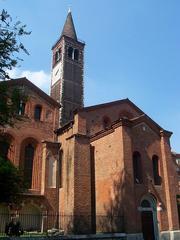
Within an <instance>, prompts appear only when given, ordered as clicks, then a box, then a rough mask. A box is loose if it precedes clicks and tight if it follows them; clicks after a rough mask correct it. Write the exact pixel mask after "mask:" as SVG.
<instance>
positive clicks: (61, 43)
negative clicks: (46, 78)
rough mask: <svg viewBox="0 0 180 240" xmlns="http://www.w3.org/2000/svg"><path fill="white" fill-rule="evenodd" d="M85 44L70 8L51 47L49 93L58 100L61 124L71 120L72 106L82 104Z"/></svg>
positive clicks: (76, 106) (78, 106) (73, 107)
mask: <svg viewBox="0 0 180 240" xmlns="http://www.w3.org/2000/svg"><path fill="white" fill-rule="evenodd" d="M84 46H85V43H84V42H82V41H80V40H78V38H77V35H76V30H75V27H74V23H73V18H72V14H71V11H69V12H68V15H67V18H66V21H65V24H64V28H63V30H62V33H61V36H60V38H59V39H58V41H57V42H56V43H55V44H54V46H53V47H52V55H53V57H52V73H51V97H52V98H54V99H55V100H56V101H58V102H59V103H60V104H61V108H60V119H59V125H60V127H62V126H63V125H65V124H66V123H68V122H69V121H70V120H72V118H73V111H74V110H75V109H77V108H81V107H83V95H84V93H83V92H84V88H83V72H84Z"/></svg>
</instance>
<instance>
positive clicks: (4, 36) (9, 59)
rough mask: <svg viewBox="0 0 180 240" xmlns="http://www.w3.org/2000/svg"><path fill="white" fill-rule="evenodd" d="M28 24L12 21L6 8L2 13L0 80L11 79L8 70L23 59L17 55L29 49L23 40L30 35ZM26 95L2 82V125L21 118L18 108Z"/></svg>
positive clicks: (0, 22) (0, 123)
mask: <svg viewBox="0 0 180 240" xmlns="http://www.w3.org/2000/svg"><path fill="white" fill-rule="evenodd" d="M29 34H30V32H28V31H26V25H23V24H21V22H20V21H17V22H15V23H13V22H12V18H11V16H10V15H9V14H8V13H7V11H5V10H4V9H3V10H2V12H1V13H0V80H6V79H9V75H8V70H12V68H13V67H16V66H17V64H18V61H22V59H21V58H19V57H18V56H17V54H18V53H20V52H21V51H23V52H24V53H25V54H28V55H29V53H28V51H27V50H26V48H25V47H24V45H23V43H22V42H21V40H20V39H21V38H22V37H23V36H25V35H29ZM25 98H26V97H25V96H24V93H22V91H20V90H19V89H13V90H11V91H9V89H8V86H7V84H6V82H5V81H2V82H0V126H4V125H6V124H8V125H12V124H13V122H14V119H17V118H18V119H19V115H18V114H17V113H18V110H19V107H20V104H21V102H22V101H25Z"/></svg>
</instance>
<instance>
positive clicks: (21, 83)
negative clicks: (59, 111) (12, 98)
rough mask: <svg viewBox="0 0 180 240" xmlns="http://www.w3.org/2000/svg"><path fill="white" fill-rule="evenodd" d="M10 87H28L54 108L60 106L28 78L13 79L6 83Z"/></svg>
mask: <svg viewBox="0 0 180 240" xmlns="http://www.w3.org/2000/svg"><path fill="white" fill-rule="evenodd" d="M6 83H7V85H8V86H27V87H28V88H30V89H31V90H32V91H33V92H35V93H37V95H39V96H40V97H42V98H43V99H45V100H46V101H47V102H48V103H50V104H51V105H53V106H56V107H59V108H60V106H61V105H60V104H59V103H58V102H57V101H55V100H54V99H53V98H52V97H50V96H49V95H47V94H46V93H45V92H43V91H42V90H41V89H40V88H38V87H37V86H36V85H34V84H33V83H32V82H30V81H29V80H28V79H27V78H26V77H22V78H16V79H11V80H7V81H6Z"/></svg>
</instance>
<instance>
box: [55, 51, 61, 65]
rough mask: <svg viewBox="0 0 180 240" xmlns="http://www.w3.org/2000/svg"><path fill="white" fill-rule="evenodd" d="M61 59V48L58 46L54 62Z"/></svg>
mask: <svg viewBox="0 0 180 240" xmlns="http://www.w3.org/2000/svg"><path fill="white" fill-rule="evenodd" d="M60 60H61V48H59V49H58V50H57V51H56V53H55V63H57V62H59V61H60Z"/></svg>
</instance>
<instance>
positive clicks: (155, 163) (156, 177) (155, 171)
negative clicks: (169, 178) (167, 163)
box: [152, 155, 161, 185]
mask: <svg viewBox="0 0 180 240" xmlns="http://www.w3.org/2000/svg"><path fill="white" fill-rule="evenodd" d="M152 165H153V177H154V184H155V185H161V177H160V175H159V158H158V156H157V155H153V157H152Z"/></svg>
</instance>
